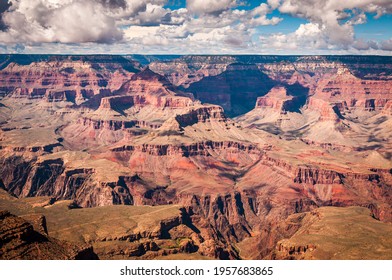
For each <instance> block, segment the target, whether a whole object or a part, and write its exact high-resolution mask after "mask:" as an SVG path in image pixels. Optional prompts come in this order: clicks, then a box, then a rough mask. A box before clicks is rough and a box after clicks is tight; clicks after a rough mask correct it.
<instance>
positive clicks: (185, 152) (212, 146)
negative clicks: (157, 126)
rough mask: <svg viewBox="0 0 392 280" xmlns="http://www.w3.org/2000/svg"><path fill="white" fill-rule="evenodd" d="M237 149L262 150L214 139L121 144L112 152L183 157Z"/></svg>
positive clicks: (254, 151) (208, 154) (246, 150)
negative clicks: (137, 144) (131, 144)
mask: <svg viewBox="0 0 392 280" xmlns="http://www.w3.org/2000/svg"><path fill="white" fill-rule="evenodd" d="M226 149H231V150H236V151H244V152H247V153H255V154H259V153H260V151H259V149H258V148H257V147H256V146H253V145H247V144H242V143H236V142H213V141H206V142H200V143H194V144H189V145H185V144H184V145H180V146H175V145H168V144H167V145H151V144H144V145H141V146H121V147H116V148H113V149H112V150H111V151H112V152H124V151H131V152H139V153H146V154H148V155H152V156H173V155H178V156H183V157H190V156H198V155H203V156H210V151H215V152H218V151H219V150H226Z"/></svg>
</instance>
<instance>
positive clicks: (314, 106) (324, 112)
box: [307, 97, 339, 122]
mask: <svg viewBox="0 0 392 280" xmlns="http://www.w3.org/2000/svg"><path fill="white" fill-rule="evenodd" d="M335 108H338V106H336V105H333V104H331V103H329V102H328V101H324V100H322V99H317V98H316V97H310V98H309V99H308V103H307V109H309V110H313V111H317V112H318V113H319V114H320V118H319V120H320V121H334V122H338V121H339V116H338V115H337V114H336V109H335ZM334 109H335V110H334Z"/></svg>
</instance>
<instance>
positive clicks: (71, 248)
mask: <svg viewBox="0 0 392 280" xmlns="http://www.w3.org/2000/svg"><path fill="white" fill-rule="evenodd" d="M0 221H1V223H0V225H1V226H0V241H1V245H2V246H1V249H0V259H2V260H12V259H19V260H20V259H24V260H70V259H71V260H78V259H79V260H80V259H91V260H94V259H97V255H95V253H94V252H93V250H92V248H91V247H85V248H83V247H81V246H76V245H73V244H70V243H69V242H63V241H59V240H57V239H54V238H51V237H48V236H47V235H46V234H42V233H39V232H37V231H35V230H34V229H33V226H32V225H31V224H30V223H28V222H27V221H26V220H24V219H22V218H19V217H17V216H14V215H11V214H10V213H9V212H8V211H0Z"/></svg>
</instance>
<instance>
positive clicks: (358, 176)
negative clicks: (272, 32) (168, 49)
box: [0, 54, 392, 259]
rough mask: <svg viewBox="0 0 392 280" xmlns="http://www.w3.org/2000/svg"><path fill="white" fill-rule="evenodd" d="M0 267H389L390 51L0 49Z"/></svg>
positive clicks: (391, 182)
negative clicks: (291, 263) (254, 262)
mask: <svg viewBox="0 0 392 280" xmlns="http://www.w3.org/2000/svg"><path fill="white" fill-rule="evenodd" d="M0 219H1V226H0V227H1V230H0V240H1V241H0V244H1V250H0V259H392V57H391V56H351V55H345V56H272V55H270V56H263V55H18V54H10V55H6V54H3V55H0Z"/></svg>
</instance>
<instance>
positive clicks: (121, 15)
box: [0, 0, 392, 55]
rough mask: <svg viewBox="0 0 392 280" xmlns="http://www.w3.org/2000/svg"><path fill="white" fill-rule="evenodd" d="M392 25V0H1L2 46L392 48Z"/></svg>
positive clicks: (60, 49) (270, 50)
mask: <svg viewBox="0 0 392 280" xmlns="http://www.w3.org/2000/svg"><path fill="white" fill-rule="evenodd" d="M11 2H12V3H11ZM391 27H392V1H391V0H350V1H343V0H323V1H319V0H264V1H261V0H257V1H247V0H152V1H142V0H13V1H8V0H0V52H2V53H12V52H22V53H121V54H125V53H146V54H166V53H167V54H191V53H196V54H379V55H391V54H392V28H391Z"/></svg>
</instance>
